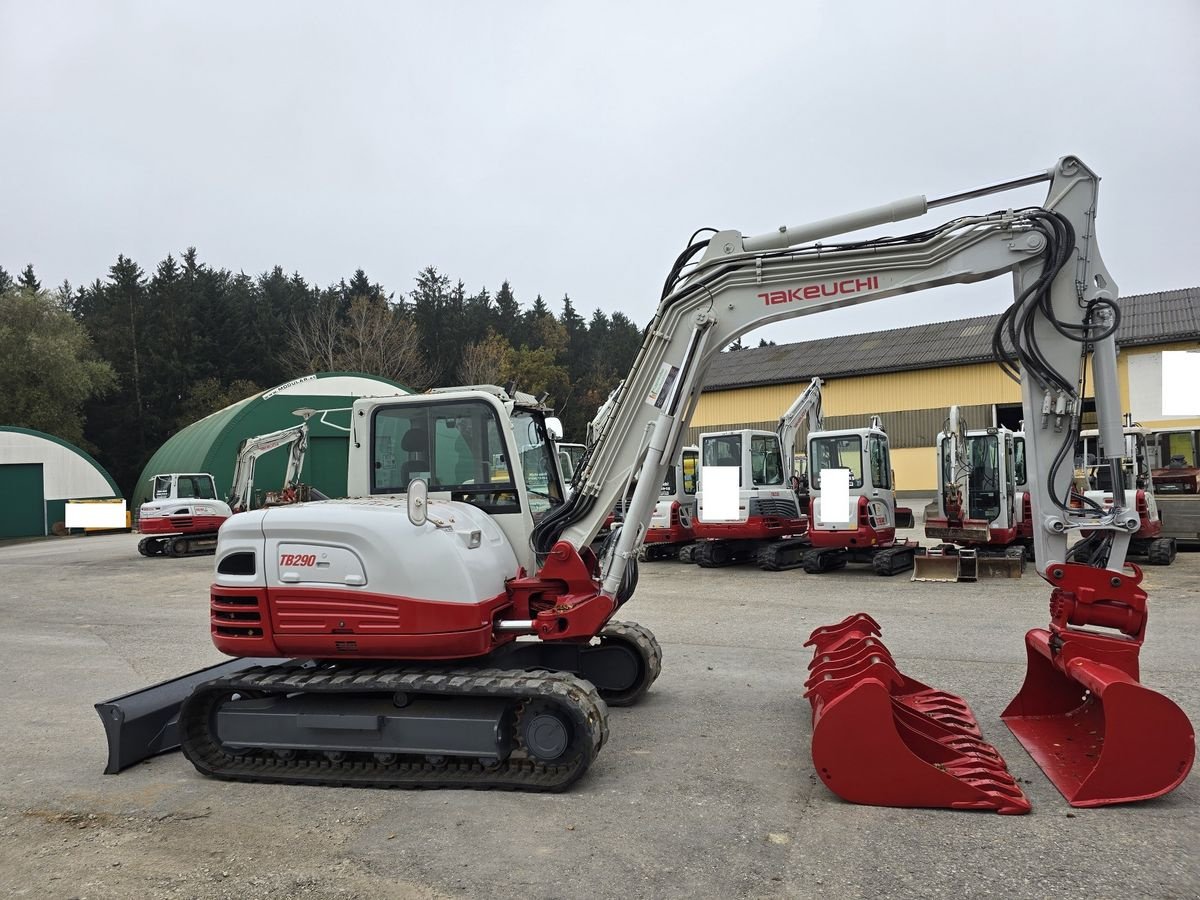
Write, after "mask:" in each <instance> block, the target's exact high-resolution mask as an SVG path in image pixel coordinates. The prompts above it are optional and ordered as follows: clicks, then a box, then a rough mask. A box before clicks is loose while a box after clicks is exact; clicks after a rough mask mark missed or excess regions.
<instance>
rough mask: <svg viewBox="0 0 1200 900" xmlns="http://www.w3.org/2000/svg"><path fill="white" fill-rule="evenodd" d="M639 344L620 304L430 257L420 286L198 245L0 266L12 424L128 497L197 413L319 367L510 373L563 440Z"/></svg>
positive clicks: (482, 377)
mask: <svg viewBox="0 0 1200 900" xmlns="http://www.w3.org/2000/svg"><path fill="white" fill-rule="evenodd" d="M640 345H641V331H640V328H639V326H638V325H637V324H635V323H634V322H633V321H631V320H630V319H629V318H628V317H627V316H625V315H624V314H623V313H620V312H613V313H611V314H607V313H604V312H602V311H601V310H596V311H595V312H594V313H593V314H592V315H591V317H590V318H586V319H585V318H584V317H583V316H581V315H580V314H579V313H578V312H577V311H576V310H575V307H574V305H573V304H572V302H571V299H570V297H569V296H564V297H562V298H561V299H560V300H558V301H556V302H555V303H554V308H551V306H550V305H549V304H547V303H546V302H545V301H544V300H543V299H542V297H541V296H540V295H539V296H537V297H536V299H534V300H533V301H532V303H529V304H528V305H525V304H523V303H522V302H521V301H519V300H518V298H517V296H516V294H515V293H514V290H513V288H512V286H511V285H510V284H509V283H508V282H507V281H506V282H505V283H503V284H502V285H501V286H500V288H499V290H497V291H496V292H495V293H492V292H491V291H489V290H487V289H486V288H485V289H481V290H478V291H474V292H469V291H468V290H467V288H466V286H465V285H464V284H463V282H462V281H454V280H452V279H451V278H450V277H449V276H448V275H444V274H442V273H440V272H439V271H438V270H437V269H436V268H434V267H433V266H429V267H427V268H425V269H423V270H422V271H421V272H420V273H419V274H418V275H417V277H416V285H415V287H414V289H413V290H411V291H409V292H388V291H387V290H385V289H384V287H383V286H382V285H380V284H377V283H375V282H372V281H371V280H370V278H368V276H367V275H366V273H365V272H363V270H361V269H359V270H358V271H356V272H355V273H354V275H353V276H352V277H351V278H350V279H349V280H348V281H346V280H342V281H340V282H338V283H337V284H335V285H332V286H329V287H319V286H317V285H315V284H311V283H309V282H308V281H307V280H305V279H304V278H303V277H302V276H301V275H300V274H298V273H293V274H290V275H289V274H287V273H286V272H284V270H283V269H282V268H280V267H278V266H277V267H275V268H274V269H272V270H271V271H269V272H264V273H263V274H261V275H258V276H250V275H246V274H244V273H233V272H231V271H229V270H227V269H219V268H213V267H211V266H209V265H207V264H205V263H203V262H201V261H200V260H199V258H198V257H197V254H196V251H195V250H194V249H189V250H187V251H186V252H184V253H183V254H182V255H181V256H179V257H178V258H176V257H175V256H168V257H167V258H166V259H164V260H163V261H162V262H160V263H159V264H158V265H157V266H156V267H155V268H154V270H153V271H152V272H146V271H144V270H143V269H142V268H141V267H140V266H138V264H137V263H135V262H134V261H133V260H131V259H128V258H127V257H125V256H119V257H118V258H117V261H116V263H115V264H114V265H113V266H112V267H111V268H110V269H109V271H108V274H107V277H106V278H104V279H97V280H96V281H94V282H93V283H92V284H90V285H86V286H84V287H72V286H71V285H70V284H67V283H64V284H62V285H60V286H58V287H57V288H53V289H47V288H43V286H42V284H41V282H40V281H39V279H38V277H37V274H36V272H35V270H34V268H33V266H27V267H26V268H25V269H24V271H22V272H20V273H19V274H17V275H15V276H14V275H11V274H10V273H8V272H6V271H5V270H4V269H3V268H0V424H4V425H17V426H21V427H25V428H33V429H37V430H39V431H45V432H48V433H50V434H54V435H57V436H59V437H62V438H63V439H65V440H68V441H71V442H72V443H76V444H78V445H80V446H82V447H84V448H85V449H87V450H88V451H90V452H91V453H93V455H95V456H96V458H97V459H98V460H99V461H100V462H101V463H102V464H103V465H104V466H105V467H106V468H107V469H108V470H109V471H110V472H111V473H112V475H113V477H114V478H115V479H116V480H117V483H118V484H119V485H120V487H121V489H122V490H123V491H124V492H125V493H126V494H127V495H129V494H131V493H132V489H133V487H134V484H135V482H136V480H137V478H138V476H139V475H140V473H141V470H142V467H143V466H144V465H145V463H146V462H147V461H148V460H149V458H150V456H151V455H152V454H153V453H154V451H155V450H156V449H157V448H158V447H159V445H161V444H162V443H163V442H164V441H165V440H166V439H167V438H169V437H170V436H171V435H172V434H174V433H175V432H176V431H178V430H179V429H181V428H183V427H185V426H186V425H188V424H190V423H191V422H194V421H196V420H197V419H200V418H202V417H204V416H206V415H208V414H209V413H212V412H215V411H216V410H218V409H221V408H222V407H224V406H227V405H228V404H230V403H233V402H236V401H237V400H240V399H242V398H243V397H246V396H248V395H250V394H253V393H255V392H257V391H259V390H262V389H265V388H268V387H272V386H274V385H277V384H280V383H282V382H285V381H289V380H291V379H292V378H296V377H298V376H301V375H305V374H308V373H310V372H314V371H355V372H365V373H368V374H372V375H381V376H385V377H388V378H392V379H394V380H396V381H399V382H401V383H402V384H405V385H407V386H408V387H410V388H412V389H414V390H418V391H419V390H424V389H426V388H428V387H434V386H444V385H454V384H483V383H492V384H506V383H508V382H509V381H514V382H516V384H517V386H518V388H519V389H520V390H523V391H526V392H529V393H533V394H541V393H543V392H546V393H548V394H549V397H548V400H547V402H548V403H550V404H551V405H553V406H554V407H555V408H556V409H557V410H558V414H559V415H560V417H561V418H562V420H563V423H564V426H565V429H566V439H567V440H583V436H584V431H585V428H586V425H587V423H588V422H589V421H590V420H591V418H592V416H593V415H594V414H595V412H596V409H597V408H598V407H599V406H600V404H601V403H603V402H604V399H605V398H606V397H607V396H608V393H609V391H611V390H612V389H613V388H614V387H615V386H616V384H617V382H618V381H620V379H621V378H622V377H623V376H624V375H625V373H626V372H627V371H628V369H629V367H630V366H631V365H632V364H633V360H634V358H635V356H636V355H637V351H638V349H639V347H640Z"/></svg>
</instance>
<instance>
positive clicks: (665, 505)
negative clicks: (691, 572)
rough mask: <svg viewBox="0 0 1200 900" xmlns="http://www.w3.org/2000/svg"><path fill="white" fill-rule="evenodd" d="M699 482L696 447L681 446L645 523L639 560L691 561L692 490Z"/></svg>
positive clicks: (692, 541)
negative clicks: (681, 448) (644, 533)
mask: <svg viewBox="0 0 1200 900" xmlns="http://www.w3.org/2000/svg"><path fill="white" fill-rule="evenodd" d="M699 484H700V448H699V447H684V448H683V451H682V452H681V453H680V455H679V459H678V461H677V462H676V463H675V464H674V465H673V466H671V467H670V468H669V469H667V477H666V479H665V480H664V481H663V483H662V487H661V488H660V489H659V492H658V503H656V504H655V505H654V512H653V513H652V514H651V516H650V521H649V522H648V523H647V525H646V535H645V537H644V538H642V548H641V551H640V552H639V553H638V561H639V562H654V561H656V560H661V559H682V560H684V561H685V562H692V558H691V556H692V552H693V551H694V549H695V540H696V532H695V529H694V528H693V526H692V523H693V522H694V521H695V520H696V493H697V491H698V488H699Z"/></svg>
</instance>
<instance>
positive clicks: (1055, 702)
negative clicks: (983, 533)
mask: <svg viewBox="0 0 1200 900" xmlns="http://www.w3.org/2000/svg"><path fill="white" fill-rule="evenodd" d="M1126 568H1127V571H1125V572H1121V573H1114V572H1113V571H1110V570H1106V569H1095V568H1092V567H1090V566H1083V565H1079V564H1077V563H1056V564H1054V565H1051V566H1050V567H1049V568H1048V569H1047V570H1046V579H1047V580H1048V581H1049V582H1050V583H1051V584H1053V585H1055V590H1054V592H1053V594H1052V595H1051V600H1050V613H1051V623H1050V627H1049V628H1048V629H1046V628H1035V629H1033V630H1032V631H1030V632H1029V633H1028V634H1026V635H1025V648H1026V653H1027V656H1028V668H1027V669H1026V672H1025V682H1024V684H1023V685H1022V686H1021V690H1020V691H1019V692H1018V693H1017V696H1016V697H1014V698H1013V700H1012V702H1011V703H1009V705H1008V708H1007V709H1005V710H1004V712H1003V713H1002V714H1001V718H1002V719H1003V720H1004V723H1005V724H1006V725H1007V726H1008V727H1009V730H1010V731H1012V733H1013V734H1014V735H1015V736H1016V738H1017V740H1019V741H1020V742H1021V744H1022V745H1023V746H1024V747H1025V749H1026V750H1027V751H1028V752H1029V755H1030V756H1031V757H1033V759H1034V761H1035V762H1036V763H1037V764H1038V765H1039V766H1041V768H1042V771H1043V772H1045V773H1046V777H1047V778H1049V779H1050V781H1052V782H1053V783H1054V786H1055V787H1056V788H1058V790H1059V792H1060V793H1061V794H1062V795H1063V796H1064V797H1065V798H1066V799H1067V802H1069V803H1070V804H1071V805H1072V806H1081V807H1089V806H1107V805H1110V804H1114V803H1131V802H1134V801H1138V800H1149V799H1151V798H1153V797H1161V796H1162V795H1163V794H1166V793H1169V792H1170V791H1172V790H1174V789H1175V788H1177V787H1178V786H1179V785H1180V784H1182V783H1183V780H1184V779H1185V778H1186V777H1187V774H1188V772H1189V771H1190V770H1191V768H1192V762H1193V760H1194V758H1195V755H1196V736H1195V732H1194V731H1193V730H1192V724H1191V722H1189V721H1188V718H1187V716H1186V715H1185V714H1184V712H1183V710H1181V709H1180V708H1179V707H1178V706H1176V705H1175V703H1173V702H1172V701H1171V700H1170V699H1168V698H1167V697H1164V696H1163V695H1162V694H1159V693H1158V692H1156V691H1153V690H1151V689H1150V688H1148V687H1146V686H1145V685H1143V684H1142V683H1141V682H1140V680H1139V678H1138V654H1139V652H1140V650H1141V646H1142V639H1143V635H1144V630H1145V623H1146V594H1145V592H1143V591H1142V590H1141V588H1140V587H1139V584H1140V583H1141V580H1142V573H1141V570H1140V569H1139V568H1138V567H1137V566H1135V565H1133V564H1132V563H1127V564H1126ZM1083 625H1092V626H1103V627H1106V628H1110V629H1113V630H1114V632H1116V633H1101V632H1096V631H1090V630H1083V629H1082V628H1080V627H1078V626H1083Z"/></svg>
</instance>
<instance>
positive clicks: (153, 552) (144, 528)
mask: <svg viewBox="0 0 1200 900" xmlns="http://www.w3.org/2000/svg"><path fill="white" fill-rule="evenodd" d="M336 411H337V410H326V411H325V412H323V413H322V414H321V415H322V418H324V415H325V413H328V412H336ZM296 414H297V415H299V416H302V417H303V418H304V421H303V422H302V423H301V424H299V425H294V426H292V427H290V428H284V429H281V430H279V431H273V432H271V433H270V434H260V435H258V436H257V437H251V438H246V439H245V440H244V441H242V443H241V444H240V445H239V446H238V453H237V463H236V464H235V465H234V469H233V485H232V487H231V488H230V491H229V496H228V498H226V500H224V501H223V500H219V499H217V487H216V483H215V482H214V480H213V477H212V475H209V474H207V473H202V474H196V473H192V474H170V475H155V476H153V477H152V478H151V479H150V480H151V482H152V484H153V491H154V492H153V495H152V496H153V499H151V500H149V501H148V502H146V503H143V504H142V505H141V508H140V509H139V510H138V525H137V527H138V533H139V534H144V535H147V537H144V538H142V540H140V541H139V542H138V553H140V554H142V556H159V555H166V556H174V557H182V556H207V555H209V554H212V553H214V552H216V549H217V532H218V530H219V529H220V527H221V524H222V523H223V522H224V521H225V520H226V519H228V518H229V517H230V516H231V515H233V514H234V513H237V512H244V511H246V510H247V509H249V508H250V507H251V505H252V504H253V502H254V464H255V462H257V460H258V458H259V457H260V456H262V455H264V454H266V453H270V452H271V451H272V450H277V449H279V448H280V447H288V448H289V451H288V463H287V472H286V474H285V475H284V479H283V487H282V488H281V489H280V490H279V491H272V492H268V493H267V495H266V497H265V503H266V505H268V506H279V505H282V504H285V503H297V502H301V501H307V500H320V499H325V498H324V495H323V494H321V493H320V492H319V491H314V490H313V489H312V488H311V487H310V486H308V485H306V484H302V483H301V481H300V471H301V469H302V468H303V467H304V455H305V453H306V451H307V449H308V419H309V417H310V416H313V415H315V414H316V410H312V409H300V410H296Z"/></svg>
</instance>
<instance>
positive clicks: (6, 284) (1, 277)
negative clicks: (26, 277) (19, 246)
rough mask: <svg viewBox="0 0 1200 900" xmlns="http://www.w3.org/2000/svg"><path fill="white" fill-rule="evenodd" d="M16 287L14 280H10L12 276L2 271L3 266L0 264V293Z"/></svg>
mask: <svg viewBox="0 0 1200 900" xmlns="http://www.w3.org/2000/svg"><path fill="white" fill-rule="evenodd" d="M14 287H16V282H15V281H13V280H12V276H11V275H9V274H8V273H7V272H6V271H4V266H0V294H5V293H8V291H10V290H12V289H13V288H14Z"/></svg>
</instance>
